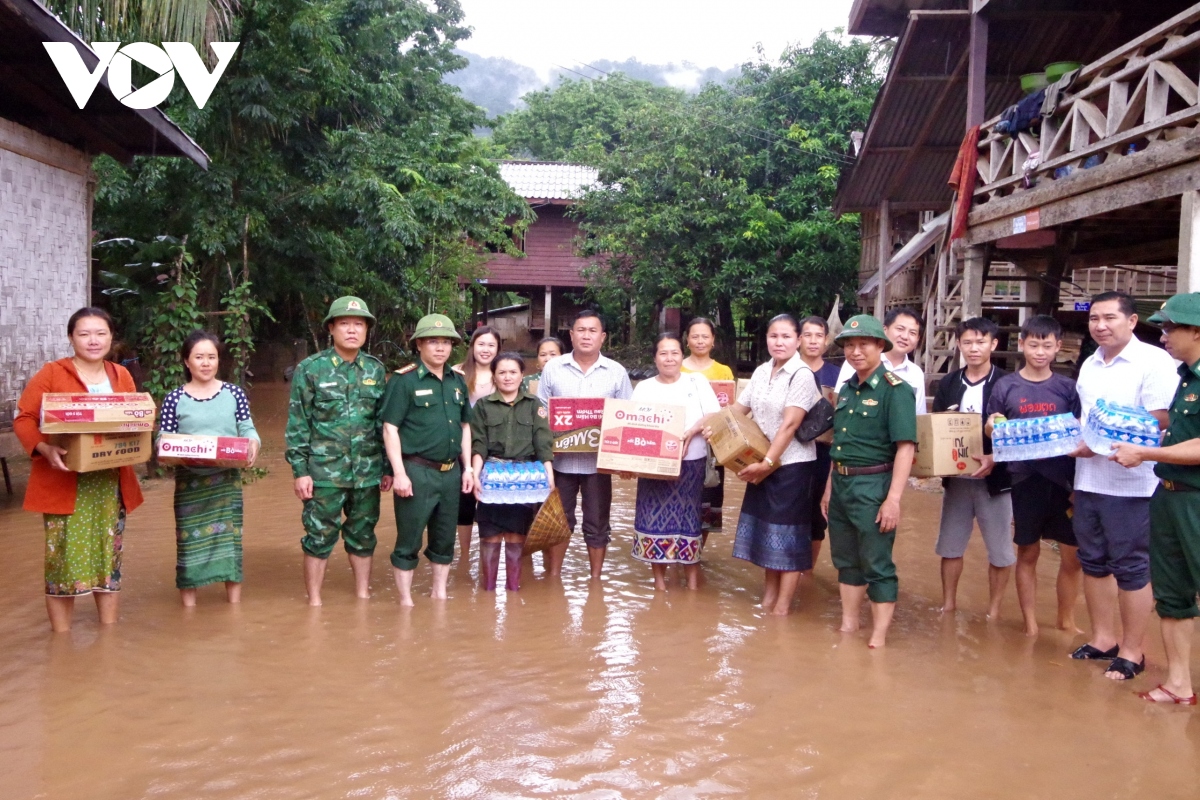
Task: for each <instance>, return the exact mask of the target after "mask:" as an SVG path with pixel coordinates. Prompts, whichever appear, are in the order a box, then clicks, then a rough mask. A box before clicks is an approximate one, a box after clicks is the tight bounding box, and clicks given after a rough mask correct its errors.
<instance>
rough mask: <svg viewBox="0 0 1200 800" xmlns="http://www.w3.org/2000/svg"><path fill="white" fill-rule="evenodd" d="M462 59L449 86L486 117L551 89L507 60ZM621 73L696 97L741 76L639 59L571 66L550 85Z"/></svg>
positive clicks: (557, 70)
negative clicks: (464, 62)
mask: <svg viewBox="0 0 1200 800" xmlns="http://www.w3.org/2000/svg"><path fill="white" fill-rule="evenodd" d="M459 55H461V56H464V57H465V58H467V59H468V60H469V62H470V63H469V64H468V65H467V67H466V68H465V69H461V70H459V71H458V72H453V73H450V74H449V75H447V76H446V82H447V83H449V84H451V85H453V86H457V87H458V88H459V89H461V90H462V93H463V96H464V97H466V98H467V99H468V100H470V101H471V102H472V103H475V104H476V105H478V106H480V107H482V108H483V109H484V110H486V111H487V113H488V116H489V117H497V116H499V115H500V114H504V113H507V112H509V111H512V110H514V109H516V108H519V107H520V106H521V105H522V104H521V97H523V96H524V95H525V94H527V93H528V92H532V91H536V90H537V89H541V88H543V87H545V86H547V85H548V81H547V80H546V79H545V78H543V77H542V76H540V75H539V74H538V73H537V72H536V71H535V70H534V69H532V68H531V67H527V66H525V65H524V64H518V63H517V62H515V61H513V60H511V59H508V58H497V57H489V56H478V55H475V54H474V53H469V52H466V51H463V50H460V51H459ZM614 72H620V73H622V74H624V75H626V76H628V77H630V78H634V79H636V80H643V81H647V82H648V83H652V84H654V85H655V86H673V87H675V88H677V89H684V90H686V91H696V90H698V89H699V88H700V87H702V86H704V85H705V84H706V83H725V82H726V81H728V80H729V79H731V78H733V77H735V76H737V75H738V73H739V72H740V69H739V68H738V67H734V68H731V69H725V70H723V69H719V68H717V67H705V68H701V67H697V66H696V65H695V64H691V63H688V62H684V63H683V64H644V63H642V62H641V61H638V60H637V59H636V58H630V59H626V60H625V61H612V60H610V59H600V60H598V61H593V62H590V63H588V64H578V63H577V64H567V65H564V66H562V67H556V68H555V69H554V70H553V72H552V73H551V75H550V80H551V81H555V82H557V81H559V80H583V79H584V78H585V77H586V78H601V77H604V75H605V74H611V73H614Z"/></svg>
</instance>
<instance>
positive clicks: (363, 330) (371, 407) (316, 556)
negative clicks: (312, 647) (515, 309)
mask: <svg viewBox="0 0 1200 800" xmlns="http://www.w3.org/2000/svg"><path fill="white" fill-rule="evenodd" d="M374 322H375V317H373V316H371V312H370V311H368V310H367V304H366V303H364V302H363V301H362V300H360V299H359V298H357V297H339V298H338V299H337V300H335V301H333V304H332V305H331V306H330V307H329V313H328V314H327V315H326V316H325V323H324V324H325V326H326V328H327V329H328V330H329V332H330V335H331V336H332V337H333V347H331V348H329V349H328V350H323V351H321V352H320V353H317V354H316V355H314V356H309V357H308V358H306V359H304V360H303V361H301V362H300V364H299V366H297V367H296V371H295V373H294V374H293V375H292V396H291V401H290V403H289V404H288V424H287V434H286V439H287V452H286V453H285V457H286V458H287V461H288V463H289V464H291V465H292V475H293V476H294V477H295V490H296V496H297V497H299V498H300V499H301V500H302V501H304V512H303V513H302V514H301V520H302V522H303V524H304V538H302V539H301V540H300V545H301V547H302V548H303V549H304V584H305V588H306V589H307V591H308V603H309V605H314V606H319V605H321V585H322V583H324V581H325V567H326V564H327V562H328V559H329V555H330V554H331V553H332V552H333V547H334V545H335V544H337V540H338V534H339V533H340V534H341V536H342V540H343V545H344V546H345V548H346V555H347V556H348V558H349V560H350V567H351V569H352V570H353V572H354V587H355V594H356V595H357V596H358V597H360V598H363V599H365V598H367V597H369V596H370V586H369V583H370V578H371V555H372V554H373V553H374V552H375V523H377V522H378V521H379V494H380V492H381V491H382V492H388V491H391V488H392V478H391V469H390V467H388V466H387V464H386V460H385V459H384V457H383V438H382V422H381V421H380V410H381V408H382V406H383V390H384V384H385V381H386V378H387V370H386V369H384V366H383V363H382V362H380V361H379V359H377V358H375V357H374V356H372V355H370V354H368V353H363V352H361V348H362V346H363V345H364V344H365V343H366V340H367V332H368V330H369V329H370V326H371V325H372V324H373V323H374Z"/></svg>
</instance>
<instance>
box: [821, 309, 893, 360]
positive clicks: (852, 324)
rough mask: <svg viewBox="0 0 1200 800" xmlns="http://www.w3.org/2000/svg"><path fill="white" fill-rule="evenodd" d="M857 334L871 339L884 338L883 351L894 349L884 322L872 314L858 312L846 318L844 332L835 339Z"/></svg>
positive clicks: (843, 338)
mask: <svg viewBox="0 0 1200 800" xmlns="http://www.w3.org/2000/svg"><path fill="white" fill-rule="evenodd" d="M856 336H866V337H869V338H871V339H880V340H882V341H883V352H885V353H886V352H887V351H888V350H891V349H892V340H891V339H889V338H888V337H887V334H886V333H884V332H883V323H882V322H880V321H879V320H877V319H875V318H874V317H872V316H871V315H870V314H856V315H855V316H853V317H851V318H850V319H848V320H846V327H844V328H842V332H841V333H839V334H838V335H837V336H836V337H834V341H835V342H841V341H844V340H846V339H852V338H854V337H856Z"/></svg>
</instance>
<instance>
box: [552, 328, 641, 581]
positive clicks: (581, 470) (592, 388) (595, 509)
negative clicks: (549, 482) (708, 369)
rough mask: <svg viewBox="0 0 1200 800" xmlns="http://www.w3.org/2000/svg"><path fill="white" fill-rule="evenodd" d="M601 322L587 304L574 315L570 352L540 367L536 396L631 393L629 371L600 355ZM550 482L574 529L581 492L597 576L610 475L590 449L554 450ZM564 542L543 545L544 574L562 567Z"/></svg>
mask: <svg viewBox="0 0 1200 800" xmlns="http://www.w3.org/2000/svg"><path fill="white" fill-rule="evenodd" d="M605 336H606V334H605V332H604V322H603V321H602V320H601V319H600V315H599V314H597V313H596V312H595V311H592V310H591V309H586V308H585V309H583V310H582V311H580V312H579V313H577V314H576V315H575V321H574V322H573V323H572V324H571V352H569V353H567V354H566V355H565V356H559V357H558V358H555V359H551V360H550V361H548V362H546V366H545V367H543V368H542V377H541V381H540V382H539V383H538V399H539V400H541V401H542V404H543V405H547V406H548V405H549V402H550V398H552V397H605V398H608V397H612V398H615V399H617V400H628V399H629V398H630V396H631V395H632V394H633V385H632V384H631V383H630V382H629V373H628V372H626V371H625V368H624V367H623V366H621V365H620V364H618V363H617V362H616V361H613V360H612V359H611V358H606V357H604V356H602V355H600V348H601V347H602V346H603V345H604V339H605ZM554 485H555V487H557V488H558V493H559V496H560V497H561V498H562V503H563V511H564V512H566V515H567V524H568V525H569V526H570V527H571V530H572V531H574V530H575V505H576V503H577V502H578V498H579V496H580V495H582V496H583V541H584V542H585V543H586V544H587V548H588V562H589V564H590V566H591V572H592V578H593V579H598V578H599V577H600V571H601V570H602V569H603V568H604V554H605V552H606V551H607V550H608V542H609V539H610V538H611V534H612V528H611V526H610V525H609V517H608V513H609V507H610V506H611V505H612V476H611V475H601V474H599V473H598V472H597V471H596V454H595V453H556V454H555V455H554ZM566 555H567V543H563V544H560V545H554V546H553V547H550V548H547V549H546V551H545V559H546V574H547V575H559V574H561V573H562V564H563V559H564V558H565V557H566Z"/></svg>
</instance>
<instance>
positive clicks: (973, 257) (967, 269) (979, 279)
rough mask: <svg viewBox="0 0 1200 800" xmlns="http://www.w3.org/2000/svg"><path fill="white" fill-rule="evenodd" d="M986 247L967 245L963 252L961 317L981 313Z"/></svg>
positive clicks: (986, 258) (986, 257) (985, 269)
mask: <svg viewBox="0 0 1200 800" xmlns="http://www.w3.org/2000/svg"><path fill="white" fill-rule="evenodd" d="M987 261H988V249H987V247H986V246H984V245H975V246H973V247H968V248H967V249H966V252H965V253H963V283H962V318H963V319H971V318H972V317H978V316H979V315H980V314H982V313H983V275H984V273H985V272H987Z"/></svg>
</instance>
